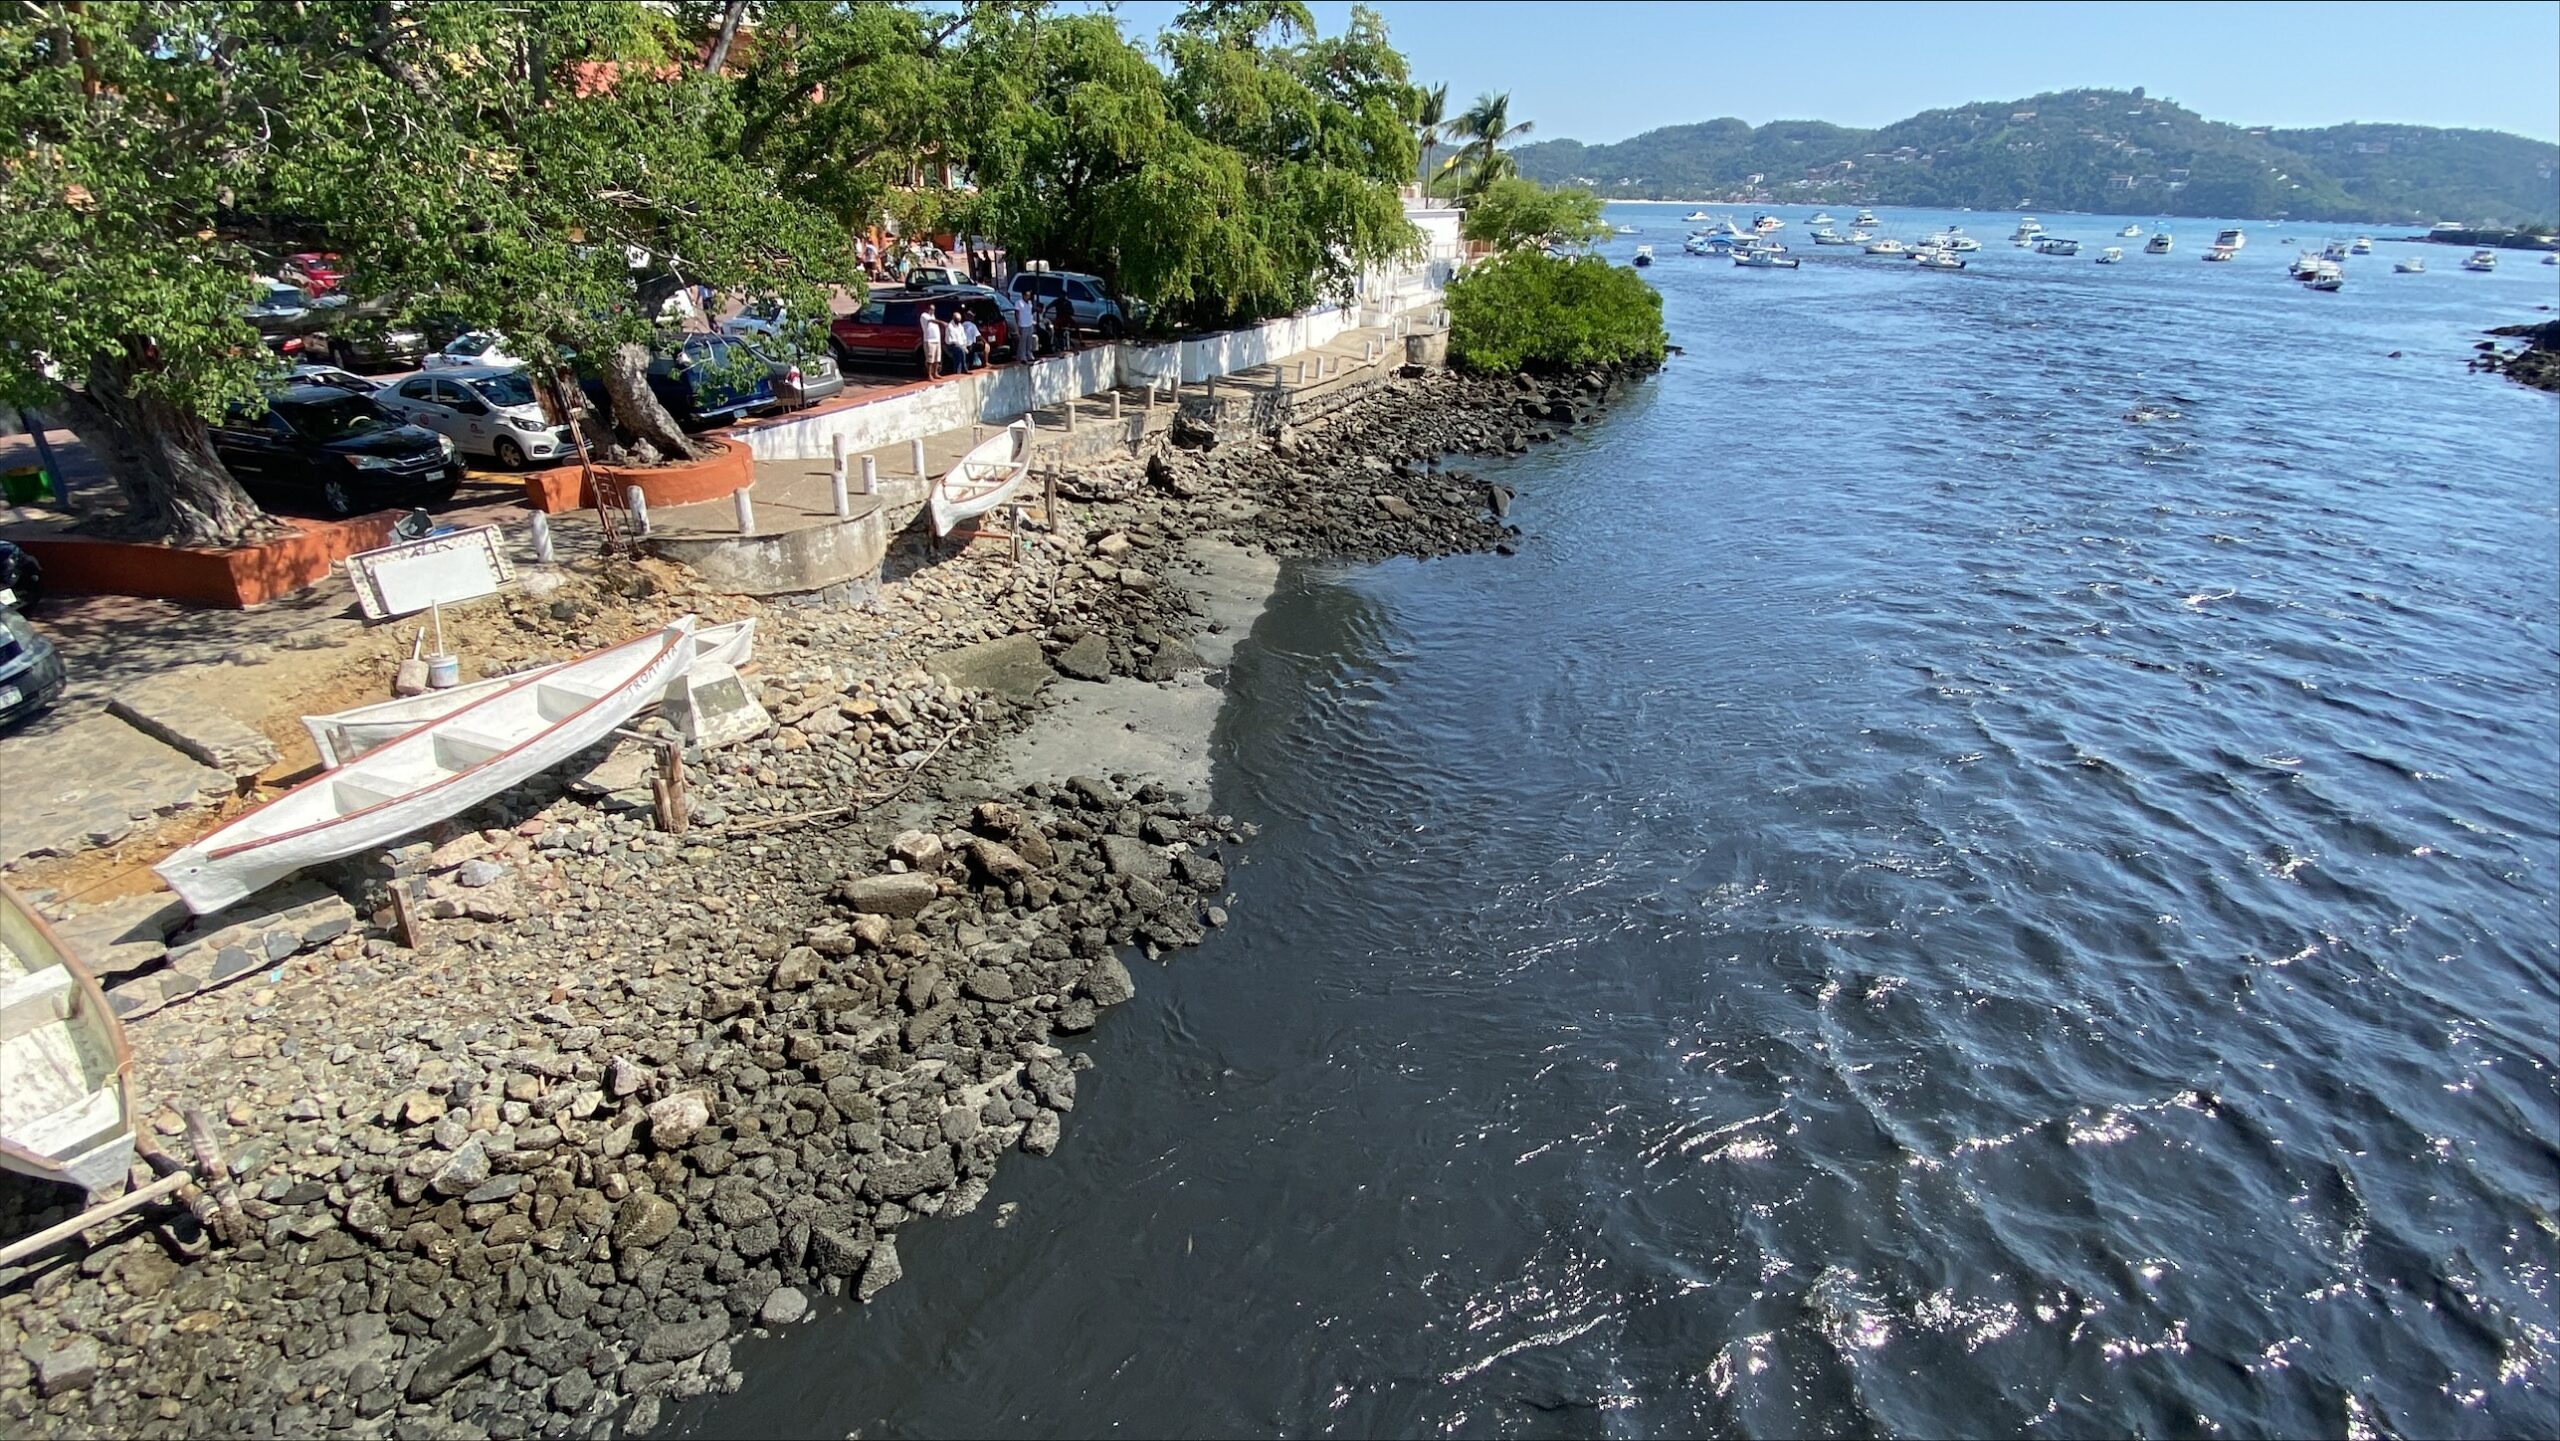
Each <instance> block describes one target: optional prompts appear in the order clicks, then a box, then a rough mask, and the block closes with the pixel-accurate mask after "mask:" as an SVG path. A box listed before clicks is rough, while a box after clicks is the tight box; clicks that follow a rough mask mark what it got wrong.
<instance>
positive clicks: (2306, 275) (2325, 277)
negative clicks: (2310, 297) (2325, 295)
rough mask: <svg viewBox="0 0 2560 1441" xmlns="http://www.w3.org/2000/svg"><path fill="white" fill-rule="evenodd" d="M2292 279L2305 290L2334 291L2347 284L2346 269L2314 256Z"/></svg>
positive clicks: (2322, 256)
mask: <svg viewBox="0 0 2560 1441" xmlns="http://www.w3.org/2000/svg"><path fill="white" fill-rule="evenodd" d="M2294 278H2295V279H2297V280H2299V281H2301V282H2302V285H2303V288H2304V289H2306V290H2322V291H2335V290H2337V289H2339V288H2340V287H2342V286H2344V285H2345V284H2346V283H2347V268H2346V267H2345V266H2343V265H2340V264H2339V263H2338V262H2336V261H2334V260H2331V259H2329V258H2328V257H2327V256H2325V255H2315V256H2313V257H2311V263H2310V264H2309V265H2308V266H2306V267H2304V268H2303V269H2302V270H2301V271H2299V272H2298V273H2296V275H2295V276H2294Z"/></svg>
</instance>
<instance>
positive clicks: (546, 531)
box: [533, 510, 551, 565]
mask: <svg viewBox="0 0 2560 1441" xmlns="http://www.w3.org/2000/svg"><path fill="white" fill-rule="evenodd" d="M533 558H534V559H535V560H538V561H540V562H542V563H543V564H544V565H549V564H550V563H551V517H549V516H547V515H544V514H543V513H542V512H541V511H538V510H537V511H535V512H534V513H533Z"/></svg>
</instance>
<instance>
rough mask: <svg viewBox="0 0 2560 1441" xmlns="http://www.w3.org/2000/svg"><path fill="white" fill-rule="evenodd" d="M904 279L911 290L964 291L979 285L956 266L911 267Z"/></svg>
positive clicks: (975, 279) (976, 280) (967, 273)
mask: <svg viewBox="0 0 2560 1441" xmlns="http://www.w3.org/2000/svg"><path fill="white" fill-rule="evenodd" d="M904 279H905V281H906V286H907V288H908V289H909V290H962V289H967V288H968V287H970V286H973V285H976V284H977V283H978V278H977V277H976V276H974V275H971V274H970V273H969V272H968V271H965V270H962V269H961V268H960V267H958V266H956V265H911V266H909V267H907V273H906V275H905V277H904Z"/></svg>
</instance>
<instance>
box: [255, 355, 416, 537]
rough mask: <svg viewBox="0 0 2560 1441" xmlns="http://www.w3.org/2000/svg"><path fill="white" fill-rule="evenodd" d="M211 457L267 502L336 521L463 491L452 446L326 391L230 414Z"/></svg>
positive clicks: (270, 400) (300, 392)
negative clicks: (316, 511)
mask: <svg viewBox="0 0 2560 1441" xmlns="http://www.w3.org/2000/svg"><path fill="white" fill-rule="evenodd" d="M213 451H214V454H216V455H218V456H220V457H222V464H223V467H224V468H225V469H227V470H229V471H230V472H231V474H232V476H233V478H234V479H236V480H238V481H239V482H240V484H241V487H242V488H243V489H245V490H247V491H248V492H249V493H250V494H251V495H253V496H256V497H257V498H258V499H259V500H260V501H261V502H269V501H274V502H281V503H284V504H287V505H292V504H305V505H307V504H314V503H316V504H317V505H318V506H319V508H320V509H321V510H322V511H324V512H326V513H328V514H329V515H333V516H344V515H355V514H357V513H359V512H362V511H368V510H382V509H386V508H388V507H391V506H395V505H418V504H421V503H431V502H435V501H442V500H449V499H451V498H452V496H453V493H454V491H455V490H457V489H459V488H460V487H461V485H462V461H461V458H460V457H459V456H457V455H456V454H455V453H454V448H453V442H452V441H450V440H448V439H446V438H445V437H443V436H441V435H438V434H436V433H435V432H434V431H432V430H424V429H421V428H419V427H418V426H414V425H408V424H404V423H403V422H402V421H401V420H400V419H399V418H398V417H397V416H394V415H392V414H390V413H389V412H387V411H385V410H384V409H383V408H382V407H380V406H378V405H376V404H374V403H373V402H372V401H371V400H370V399H368V398H366V397H364V396H361V395H352V394H349V393H348V392H346V391H343V390H339V389H336V388H334V387H331V386H325V385H295V386H288V387H286V388H285V389H282V390H279V391H277V392H275V393H274V394H272V395H270V396H268V397H267V401H266V407H265V409H264V410H263V411H261V410H259V409H258V408H257V407H255V406H243V407H241V408H239V409H237V410H234V411H233V412H232V413H231V414H230V415H228V416H226V417H225V418H224V420H223V422H222V424H220V425H218V426H216V427H214V431H213Z"/></svg>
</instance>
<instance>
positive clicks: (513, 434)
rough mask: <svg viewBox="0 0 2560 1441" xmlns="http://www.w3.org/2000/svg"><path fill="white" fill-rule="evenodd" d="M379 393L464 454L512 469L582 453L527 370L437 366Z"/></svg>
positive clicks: (391, 407)
mask: <svg viewBox="0 0 2560 1441" xmlns="http://www.w3.org/2000/svg"><path fill="white" fill-rule="evenodd" d="M374 398H375V400H376V401H378V402H379V403H380V404H381V406H382V408H383V409H384V410H387V411H389V412H390V413H391V414H393V415H396V416H398V417H400V418H401V419H403V420H406V421H408V422H409V423H410V424H412V425H421V426H424V427H426V428H427V429H429V430H432V431H434V432H436V433H437V434H439V435H442V436H445V437H446V438H448V439H450V440H451V441H452V442H453V443H454V445H455V446H456V447H457V448H459V449H460V450H461V451H462V452H463V453H464V454H466V455H485V456H488V457H489V458H490V459H492V460H494V461H496V462H497V463H498V464H499V465H501V466H503V467H505V468H506V469H508V470H520V469H522V468H523V467H524V466H525V465H526V464H527V463H528V462H531V461H537V460H559V459H563V458H565V457H568V456H572V455H575V454H577V453H578V447H577V442H575V441H574V440H572V439H571V438H570V436H569V427H567V426H565V425H554V424H553V423H552V421H551V418H550V417H549V416H547V415H545V414H543V412H542V400H541V397H539V396H537V395H535V394H534V391H533V382H532V381H531V380H530V379H528V378H527V377H526V376H525V373H524V372H523V371H521V370H516V369H511V368H510V369H498V368H496V367H493V366H485V365H482V366H469V367H465V368H462V369H458V370H431V371H427V372H425V373H423V374H419V375H413V376H410V377H409V378H408V379H406V380H403V381H399V382H397V383H395V384H392V385H389V386H386V387H384V389H383V390H382V391H381V393H380V394H378V395H376V396H375V397H374Z"/></svg>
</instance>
